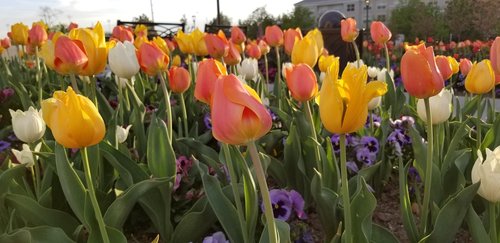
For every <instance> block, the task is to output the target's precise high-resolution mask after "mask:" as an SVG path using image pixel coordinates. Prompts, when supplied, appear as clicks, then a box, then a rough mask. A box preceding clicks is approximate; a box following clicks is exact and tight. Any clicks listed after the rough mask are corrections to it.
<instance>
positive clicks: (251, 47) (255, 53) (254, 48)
mask: <svg viewBox="0 0 500 243" xmlns="http://www.w3.org/2000/svg"><path fill="white" fill-rule="evenodd" d="M245 52H246V53H247V55H248V57H251V58H254V59H257V60H259V59H260V57H261V56H262V52H261V51H260V47H259V45H258V44H257V43H256V42H255V41H252V42H250V44H248V45H247V47H246V48H245Z"/></svg>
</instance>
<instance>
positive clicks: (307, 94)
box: [285, 63, 318, 102]
mask: <svg viewBox="0 0 500 243" xmlns="http://www.w3.org/2000/svg"><path fill="white" fill-rule="evenodd" d="M285 73H286V84H287V86H288V89H289V90H290V93H291V94H292V97H293V98H294V99H296V100H298V101H301V102H304V101H308V100H310V99H312V98H314V97H315V96H316V95H317V94H318V81H317V80H316V74H315V73H314V71H313V70H312V68H311V67H310V66H308V65H307V64H302V63H301V64H297V65H293V66H292V67H291V68H287V69H285Z"/></svg>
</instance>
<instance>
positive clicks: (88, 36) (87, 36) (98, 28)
mask: <svg viewBox="0 0 500 243" xmlns="http://www.w3.org/2000/svg"><path fill="white" fill-rule="evenodd" d="M69 37H70V38H72V39H74V40H79V41H81V42H82V44H83V46H84V48H85V53H86V54H87V57H88V64H87V65H86V66H85V67H84V68H83V69H82V70H81V71H80V73H79V74H80V75H84V76H92V75H96V74H98V73H101V72H102V71H104V68H106V61H107V57H108V48H107V46H106V38H105V36H104V29H103V27H102V25H101V23H100V22H97V24H96V25H95V26H94V28H93V29H88V28H85V29H82V28H77V29H73V30H71V31H70V33H69Z"/></svg>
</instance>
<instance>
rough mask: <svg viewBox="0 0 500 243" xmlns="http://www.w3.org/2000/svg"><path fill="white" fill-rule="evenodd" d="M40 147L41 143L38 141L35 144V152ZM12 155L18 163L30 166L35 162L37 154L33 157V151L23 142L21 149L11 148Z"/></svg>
mask: <svg viewBox="0 0 500 243" xmlns="http://www.w3.org/2000/svg"><path fill="white" fill-rule="evenodd" d="M41 147H42V143H39V144H37V145H36V146H35V152H38V151H40V148H41ZM11 151H12V153H13V154H14V156H15V157H16V159H17V161H19V163H21V164H23V165H26V167H31V166H33V165H34V164H35V159H38V156H35V157H33V152H32V151H31V149H30V146H29V145H28V144H23V149H22V150H21V151H19V150H17V149H12V150H11Z"/></svg>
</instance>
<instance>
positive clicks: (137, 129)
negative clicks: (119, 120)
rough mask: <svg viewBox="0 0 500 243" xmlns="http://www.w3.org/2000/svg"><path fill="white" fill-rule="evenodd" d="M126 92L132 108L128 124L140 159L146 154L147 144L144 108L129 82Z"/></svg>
mask: <svg viewBox="0 0 500 243" xmlns="http://www.w3.org/2000/svg"><path fill="white" fill-rule="evenodd" d="M138 83H142V82H138ZM136 86H137V85H136ZM127 92H129V93H130V94H131V99H130V103H131V104H132V108H133V109H132V113H131V115H130V123H131V124H133V125H132V131H133V134H134V135H135V138H136V143H135V144H136V148H137V150H138V152H139V156H140V157H141V158H142V157H143V156H144V155H145V153H146V144H147V139H146V132H145V131H144V116H145V113H146V108H145V107H144V104H142V102H141V99H139V97H138V96H137V94H136V93H135V90H134V88H133V87H131V86H130V84H129V82H127Z"/></svg>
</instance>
